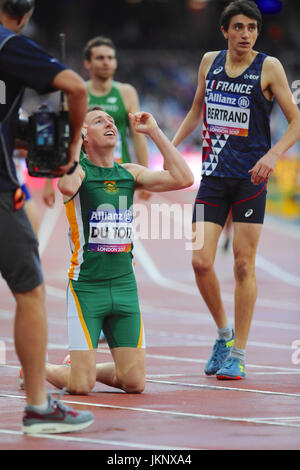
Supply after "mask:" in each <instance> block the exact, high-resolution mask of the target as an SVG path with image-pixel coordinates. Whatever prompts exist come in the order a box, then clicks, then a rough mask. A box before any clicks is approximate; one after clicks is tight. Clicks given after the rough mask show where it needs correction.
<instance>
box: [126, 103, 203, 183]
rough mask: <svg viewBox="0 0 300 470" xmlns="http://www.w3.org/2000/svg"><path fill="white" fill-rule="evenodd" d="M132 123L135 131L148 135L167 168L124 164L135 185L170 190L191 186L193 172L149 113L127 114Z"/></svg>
mask: <svg viewBox="0 0 300 470" xmlns="http://www.w3.org/2000/svg"><path fill="white" fill-rule="evenodd" d="M129 118H130V120H131V123H132V125H133V126H134V128H135V130H136V131H137V132H141V133H143V134H146V135H147V136H148V137H150V138H151V139H152V140H153V142H154V143H155V144H156V146H157V148H158V149H159V151H160V152H161V154H162V156H163V158H164V162H165V164H166V167H167V168H168V170H165V171H163V170H162V171H151V170H149V169H148V168H145V167H143V166H141V165H135V164H131V163H128V164H125V165H124V166H125V168H126V169H128V170H129V171H130V172H131V173H132V174H133V175H134V177H135V180H136V187H137V188H141V189H146V190H148V191H171V190H176V189H183V188H187V187H188V186H191V185H192V184H193V182H194V177H193V174H192V172H191V170H190V168H189V166H188V165H187V164H186V162H185V161H184V159H183V158H182V156H181V154H180V153H179V152H178V150H177V149H176V148H175V147H174V145H173V144H172V143H171V142H170V140H169V139H168V138H167V137H166V135H165V134H164V133H163V132H162V130H161V129H160V128H159V127H158V125H157V123H156V121H155V119H154V118H153V116H152V115H151V114H150V113H146V112H139V113H135V114H129Z"/></svg>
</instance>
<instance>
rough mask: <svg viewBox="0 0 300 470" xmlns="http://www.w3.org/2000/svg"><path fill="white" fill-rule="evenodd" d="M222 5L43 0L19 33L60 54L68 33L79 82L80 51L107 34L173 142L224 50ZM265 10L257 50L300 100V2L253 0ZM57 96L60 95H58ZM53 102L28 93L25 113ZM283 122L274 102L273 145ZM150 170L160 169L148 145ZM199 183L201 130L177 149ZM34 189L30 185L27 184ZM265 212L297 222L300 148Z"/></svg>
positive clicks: (218, 0) (219, 1)
mask: <svg viewBox="0 0 300 470" xmlns="http://www.w3.org/2000/svg"><path fill="white" fill-rule="evenodd" d="M228 3H229V2H228V1H225V0H208V1H205V0H110V1H109V2H102V1H99V0H43V1H41V0H40V1H37V2H36V8H35V12H34V15H33V18H32V21H31V23H30V25H29V26H28V27H27V29H26V30H25V32H24V34H26V35H28V36H30V37H31V38H32V39H34V40H36V41H37V42H38V43H39V44H40V45H41V46H42V47H44V48H45V49H46V50H48V51H49V52H51V53H52V54H54V55H55V56H56V57H58V56H59V40H58V36H59V33H61V32H63V33H65V34H66V40H67V56H66V61H65V62H66V63H67V65H69V66H70V67H72V68H73V69H74V70H76V71H77V72H78V73H80V75H82V77H83V78H85V79H87V74H86V72H85V70H84V68H83V64H82V63H83V55H82V49H83V47H84V45H85V43H86V42H87V41H88V40H89V39H91V38H92V37H94V36H98V35H105V36H108V37H110V38H111V39H113V41H114V42H115V44H116V47H117V58H118V70H117V74H116V76H115V78H116V80H119V81H121V82H128V83H131V84H132V85H134V86H135V87H136V89H137V91H138V93H139V98H140V105H141V109H143V110H146V111H150V112H151V113H153V115H154V116H155V118H156V119H157V121H158V124H159V125H160V127H161V128H162V129H163V130H164V131H165V132H166V134H167V135H168V136H169V137H170V138H172V137H173V136H174V134H175V132H176V130H177V129H178V127H179V125H180V123H181V122H182V120H183V119H184V117H185V115H186V113H187V111H188V109H189V107H190V106H191V103H192V99H193V96H194V93H195V89H196V85H197V72H198V66H199V63H200V60H201V57H202V55H203V53H204V52H206V51H208V50H218V49H222V48H225V47H226V43H225V41H224V39H223V37H222V35H221V33H220V30H219V23H218V19H219V16H220V13H221V11H222V10H223V8H224V6H226V5H227V4H228ZM256 3H257V4H258V5H259V7H260V8H261V11H262V12H263V30H262V32H261V34H260V36H259V38H258V41H257V43H256V49H258V50H262V51H263V52H265V53H267V54H270V55H272V56H276V57H277V58H278V59H279V60H280V61H281V62H282V64H283V66H284V68H285V70H286V73H287V76H288V81H289V84H290V87H291V90H292V91H293V94H294V97H295V99H296V101H297V103H298V104H299V103H300V35H299V30H300V28H299V27H300V2H299V0H283V1H279V0H256ZM56 95H57V94H56ZM55 100H56V98H53V96H49V97H42V98H40V97H37V96H36V95H35V94H33V93H31V92H27V93H26V99H25V102H24V108H25V110H26V111H28V112H31V111H33V110H34V109H35V107H36V106H37V105H38V104H39V103H40V102H41V101H43V102H45V101H49V102H50V104H51V105H52V107H55V106H56V102H55ZM286 126H287V124H286V120H285V118H284V116H283V115H282V113H281V111H280V109H279V108H278V106H277V105H275V106H274V110H273V113H272V119H271V127H272V138H273V139H274V141H276V140H278V139H279V138H280V136H281V135H282V134H283V132H284V130H285V128H286ZM148 144H149V152H150V165H151V166H155V165H159V164H160V163H159V162H160V160H159V157H158V156H157V155H156V149H155V148H153V147H152V146H151V144H150V142H149V141H148ZM180 150H181V151H182V152H183V153H184V155H185V156H186V158H187V159H188V160H189V161H190V163H191V166H192V167H193V170H194V172H195V173H197V175H196V181H197V182H198V181H199V175H200V160H201V158H200V155H199V153H200V152H201V130H200V128H198V129H197V130H196V131H195V132H194V133H193V134H192V135H191V136H190V137H189V138H188V139H187V140H186V141H185V142H184V143H183V144H182V145H181V147H180ZM31 184H34V183H33V182H32V181H31ZM267 212H268V213H269V214H271V215H274V216H277V217H278V216H279V217H283V218H285V219H288V220H289V221H292V222H295V223H297V224H300V143H299V142H298V143H297V144H296V145H295V146H294V147H293V148H292V149H290V151H289V152H288V153H287V154H286V155H283V156H282V158H281V159H280V161H279V162H278V164H277V167H276V169H275V172H274V175H273V176H272V178H271V180H270V181H269V185H268V203H267Z"/></svg>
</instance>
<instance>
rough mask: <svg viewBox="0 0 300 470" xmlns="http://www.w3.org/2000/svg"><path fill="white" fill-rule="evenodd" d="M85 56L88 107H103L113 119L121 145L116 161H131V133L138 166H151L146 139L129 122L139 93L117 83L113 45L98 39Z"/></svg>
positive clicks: (88, 45)
mask: <svg viewBox="0 0 300 470" xmlns="http://www.w3.org/2000/svg"><path fill="white" fill-rule="evenodd" d="M84 57H85V60H84V66H85V68H86V70H87V71H88V73H89V76H90V79H89V80H88V81H87V82H86V85H87V90H88V95H89V106H93V105H100V106H102V107H103V108H104V110H105V111H106V112H107V113H109V114H110V115H111V116H112V117H113V118H114V120H115V124H116V126H117V128H118V131H119V142H118V144H117V147H116V152H115V155H114V158H115V159H116V161H117V162H118V163H128V162H130V161H132V158H131V157H130V154H129V149H128V141H127V138H128V130H130V133H131V137H132V142H133V147H134V152H135V156H136V160H137V163H139V164H140V165H143V166H146V167H148V149H147V143H146V139H145V136H144V135H142V134H139V133H137V132H136V131H135V130H134V128H133V126H132V125H131V124H130V121H129V119H128V113H136V112H138V111H139V98H138V94H137V91H136V89H135V88H134V87H133V86H132V85H130V84H128V83H121V82H116V81H115V80H114V75H115V72H116V69H117V65H118V64H117V58H116V48H115V45H114V43H113V42H112V40H111V39H109V38H106V37H103V36H99V37H95V38H93V39H91V40H90V41H89V42H88V43H87V44H86V46H85V49H84Z"/></svg>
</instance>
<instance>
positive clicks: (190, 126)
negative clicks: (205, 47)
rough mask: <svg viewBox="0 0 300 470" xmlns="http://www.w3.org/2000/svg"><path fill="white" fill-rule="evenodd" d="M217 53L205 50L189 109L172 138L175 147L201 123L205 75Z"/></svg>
mask: <svg viewBox="0 0 300 470" xmlns="http://www.w3.org/2000/svg"><path fill="white" fill-rule="evenodd" d="M217 54H218V52H207V53H206V54H204V56H203V58H202V60H201V63H200V66H199V70H198V85H197V90H196V93H195V96H194V100H193V103H192V106H191V109H190V110H189V112H188V113H187V115H186V117H185V119H184V121H183V122H182V124H181V126H180V127H179V129H178V131H177V132H176V134H175V137H174V138H173V140H172V143H173V144H174V145H175V147H178V145H179V144H180V143H181V142H183V141H184V140H185V139H186V138H187V137H188V136H189V135H190V134H191V133H192V132H193V131H194V130H195V129H196V127H198V126H199V124H200V123H201V120H202V117H203V107H204V98H205V88H206V83H205V80H206V75H207V72H208V71H209V68H210V66H211V64H212V63H213V61H214V59H215V58H216V56H217Z"/></svg>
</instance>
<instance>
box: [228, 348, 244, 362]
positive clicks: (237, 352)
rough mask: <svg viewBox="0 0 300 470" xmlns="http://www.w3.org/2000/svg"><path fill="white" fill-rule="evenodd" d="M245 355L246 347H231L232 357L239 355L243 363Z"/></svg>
mask: <svg viewBox="0 0 300 470" xmlns="http://www.w3.org/2000/svg"><path fill="white" fill-rule="evenodd" d="M245 356H246V351H245V349H238V348H235V347H234V346H233V347H232V348H231V351H230V357H237V358H238V359H240V360H241V361H242V362H243V363H245Z"/></svg>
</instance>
